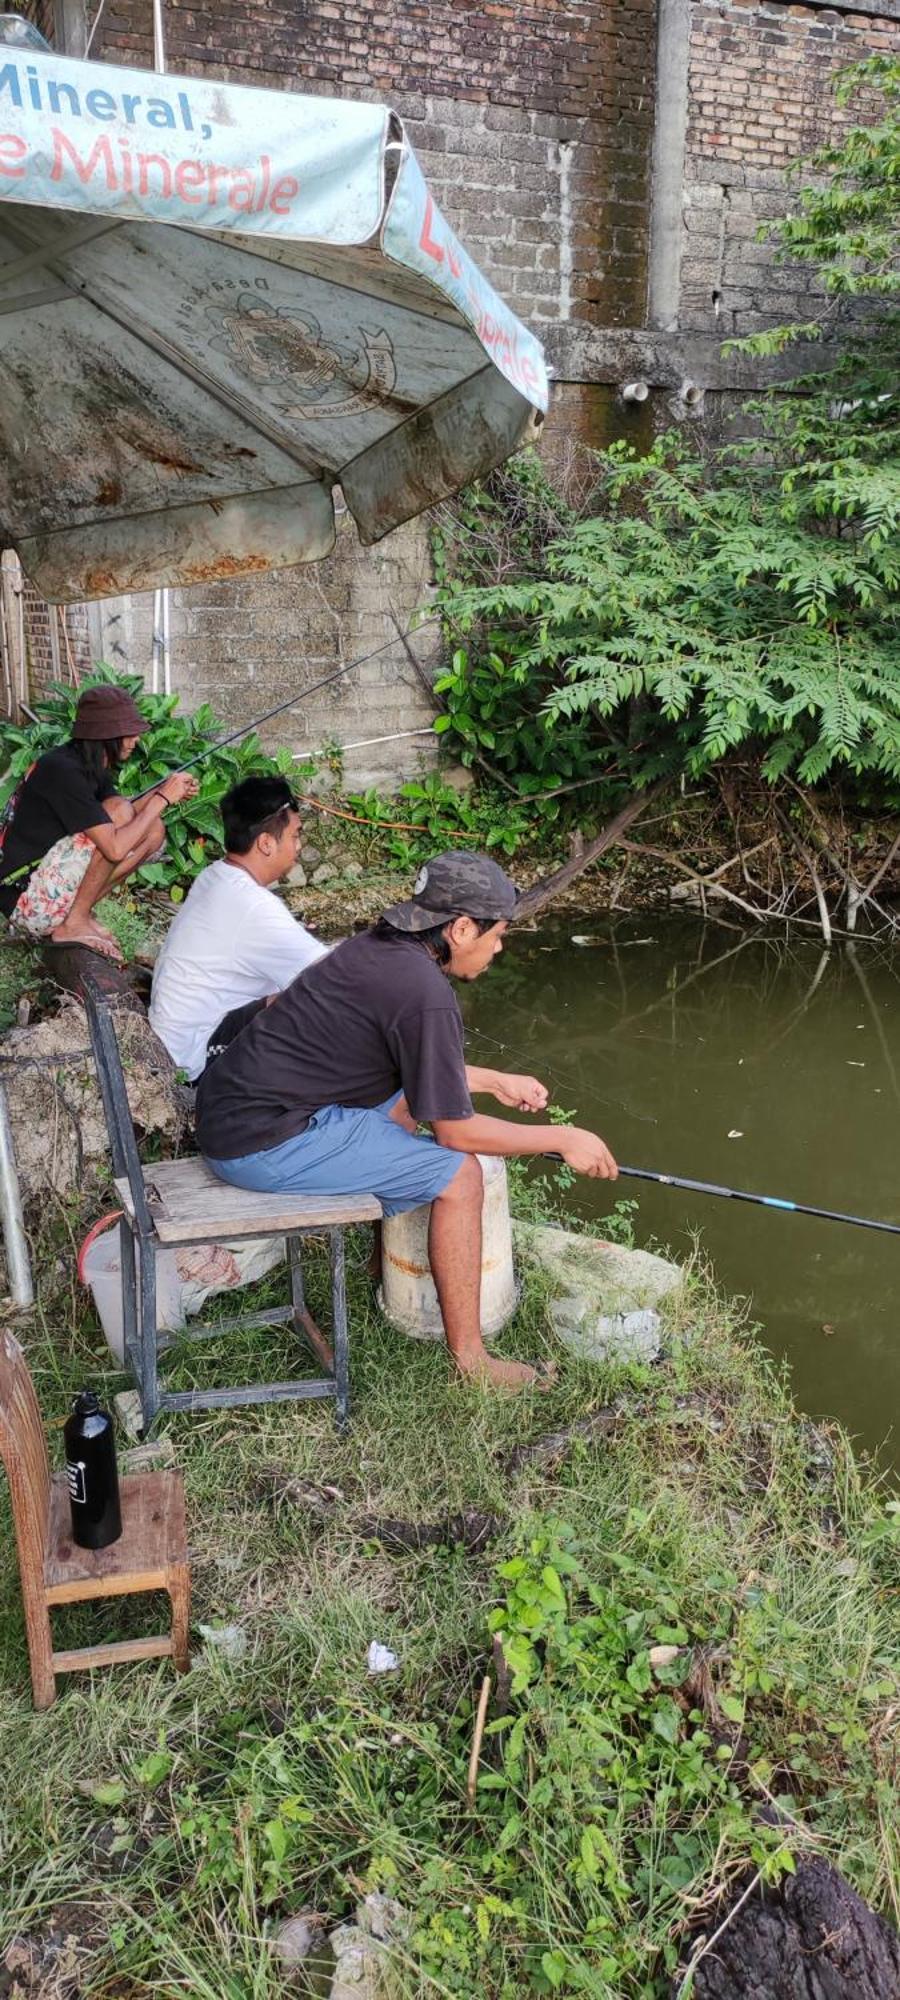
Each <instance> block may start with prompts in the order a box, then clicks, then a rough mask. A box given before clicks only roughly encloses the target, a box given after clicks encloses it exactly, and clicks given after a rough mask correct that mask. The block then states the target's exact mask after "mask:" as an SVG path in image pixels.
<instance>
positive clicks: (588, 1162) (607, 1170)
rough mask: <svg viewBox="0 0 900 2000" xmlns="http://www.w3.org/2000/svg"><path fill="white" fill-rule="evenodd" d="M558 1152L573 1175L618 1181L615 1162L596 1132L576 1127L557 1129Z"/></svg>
mask: <svg viewBox="0 0 900 2000" xmlns="http://www.w3.org/2000/svg"><path fill="white" fill-rule="evenodd" d="M559 1150H560V1152H561V1154H562V1156H563V1159H564V1160H565V1163H566V1166H567V1167H571V1169H572V1172H573V1173H575V1174H588V1175H590V1178H591V1179H592V1180H598V1181H615V1180H618V1177H619V1169H618V1167H617V1166H616V1163H615V1160H614V1159H613V1156H612V1154H611V1152H610V1150H609V1147H608V1146H605V1145H604V1143H603V1140H602V1139H598V1137H597V1134H596V1132H585V1131H583V1130H582V1129H581V1127H580V1126H578V1125H563V1126H561V1127H560V1128H559Z"/></svg>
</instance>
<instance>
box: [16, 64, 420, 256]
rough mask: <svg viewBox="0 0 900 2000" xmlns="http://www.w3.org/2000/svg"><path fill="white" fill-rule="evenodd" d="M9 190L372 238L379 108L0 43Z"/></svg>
mask: <svg viewBox="0 0 900 2000" xmlns="http://www.w3.org/2000/svg"><path fill="white" fill-rule="evenodd" d="M0 59H2V60H0V199H2V200H6V201H15V202H26V203H28V204H36V205H38V206H40V207H47V208H58V209H71V210H76V211H80V212H81V213H91V214H96V213H98V212H100V213H102V214H113V215H116V216H119V217H121V219H122V220H123V221H124V220H129V221H141V220H143V221H147V222H169V223H177V224H179V225H180V226H181V227H182V228H189V229H225V230H227V229H233V230H237V231H240V232H241V233H242V234H245V235H246V234H251V235H254V234H256V235H263V236H285V237H288V238H293V239H298V238H301V239H303V238H305V239H309V240H312V241H323V242H330V243H341V244H350V243H364V242H365V241H366V239H367V238H368V237H370V236H373V235H374V234H375V232H376V231H377V229H378V225H379V222H380V219H381V213H382V209H383V206H384V143H385V138H386V132H387V121H388V116H389V114H388V112H387V111H386V109H385V107H384V106H383V105H378V104H355V103H341V102H338V101H337V100H335V99H333V98H324V97H322V98H319V97H303V98H298V97H297V96H295V95H294V94H293V93H292V92H290V91H284V92H279V91H274V90H252V89H245V88H244V87H243V86H240V85H239V86H235V85H232V84H228V85H226V84H222V83H211V82H206V81H204V80H202V79H197V78H195V77H176V76H158V75H154V74H152V73H147V72H143V71H136V70H133V69H118V68H114V67H113V66H112V65H110V64H106V63H103V64H101V63H92V62H76V61H72V60H70V59H68V58H66V57H63V56H56V55H53V54H47V55H41V54H39V53H38V52H37V51H33V50H31V49H18V48H13V47H11V46H9V45H7V46H3V45H0Z"/></svg>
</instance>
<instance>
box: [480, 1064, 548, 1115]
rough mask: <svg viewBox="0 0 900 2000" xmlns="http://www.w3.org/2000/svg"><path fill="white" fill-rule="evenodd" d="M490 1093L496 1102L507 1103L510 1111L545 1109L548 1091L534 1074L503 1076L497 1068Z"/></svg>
mask: <svg viewBox="0 0 900 2000" xmlns="http://www.w3.org/2000/svg"><path fill="white" fill-rule="evenodd" d="M491 1095H492V1096H493V1097H496V1099H497V1103H498V1104H507V1105H508V1106H509V1108H510V1110H511V1111H545V1110H546V1108H547V1100H548V1097H549V1091H548V1090H547V1089H546V1086H545V1085H544V1084H543V1083H538V1080H537V1077H536V1076H504V1074H503V1072H502V1070H498V1071H497V1072H496V1075H495V1078H494V1082H493V1084H492V1085H491Z"/></svg>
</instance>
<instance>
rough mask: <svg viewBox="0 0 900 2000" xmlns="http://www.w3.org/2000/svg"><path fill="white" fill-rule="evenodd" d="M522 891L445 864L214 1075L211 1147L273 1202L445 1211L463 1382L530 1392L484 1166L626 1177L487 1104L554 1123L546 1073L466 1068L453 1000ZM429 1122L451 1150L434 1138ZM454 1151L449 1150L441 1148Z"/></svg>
mask: <svg viewBox="0 0 900 2000" xmlns="http://www.w3.org/2000/svg"><path fill="white" fill-rule="evenodd" d="M515 907H516V890H515V888H514V886H513V884H512V882H511V881H510V879H509V877H508V875H505V874H504V872H503V870H502V868H498V866H497V863H496V862H495V861H491V860H490V859H489V858H488V857H487V856H486V855H481V854H466V853H462V854H459V853H457V854H439V855H438V856H437V857H436V859H435V860H434V861H431V862H429V864H428V866H427V868H423V869H422V871H421V873H420V875H419V877H418V880H417V882H416V885H415V890H414V893H413V896H412V897H411V898H410V899H409V901H408V902H404V903H397V904H395V905H394V906H393V908H392V909H390V910H387V911H386V912H385V914H384V916H383V917H382V918H381V921H380V922H379V923H377V924H376V925H375V926H374V928H373V929H372V930H370V931H366V932H364V933H363V934H362V935H361V936H359V937H354V938H348V939H347V941H346V943H344V944H340V945H338V946H337V947H336V948H335V950H334V951H332V952H330V953H329V954H328V956H327V958H323V959H320V960H319V961H318V963H317V964H315V965H312V966H310V967H309V969H308V970H307V971H305V972H302V973H301V974H300V976H299V978H297V979H295V980H294V981H293V983H292V984H291V985H290V986H287V987H285V989H284V991H283V992H282V993H279V994H278V995H277V996H276V998H275V999H274V1000H273V1001H272V1002H271V1004H270V1005H269V1006H267V1007H265V1008H263V1009H262V1010H261V1011H260V1012H259V1013H257V1014H255V1016H254V1018H253V1019H252V1020H251V1021H250V1022H249V1023H248V1025H247V1026H246V1027H244V1028H243V1029H242V1030H241V1032H240V1033H239V1034H238V1035H237V1037H236V1039H235V1040H234V1041H232V1042H230V1043H229V1045H228V1047H227V1048H226V1049H225V1050H224V1051H223V1053H222V1054H221V1055H219V1056H218V1057H217V1059H216V1061H215V1062H214V1063H212V1064H211V1065H210V1067H209V1068H208V1069H206V1070H205V1071H204V1073H203V1076H202V1077H201V1079H200V1084H199V1088H198V1093H197V1138H198V1142H199V1145H200V1148H201V1151H202V1152H203V1153H204V1155H205V1156H206V1158H207V1161H208V1163H209V1165H210V1167H211V1168H212V1170H213V1172H214V1173H216V1174H218V1175H219V1177H220V1179H222V1180H225V1181H229V1182H231V1183H232V1185H233V1186H236V1187H247V1188H255V1189H257V1190H261V1191H265V1192H267V1193H274V1192H281V1191H284V1192H293V1193H307V1194H328V1195H337V1194H347V1195H349V1194H375V1195H377V1196H378V1199H379V1201H380V1202H381V1204H382V1207H383V1209H384V1212H385V1214H386V1215H396V1214H398V1213H400V1212H401V1211H402V1210H404V1209H408V1208H418V1207H420V1206H421V1205H423V1204H424V1203H426V1202H430V1203H431V1204H432V1208H431V1222H430V1227H429V1238H428V1250H429V1259H430V1263H431V1270H432V1275H433V1277H434V1282H435V1287H436V1290H437V1294H438V1298H439V1300H440V1305H441V1312H442V1315H443V1320H444V1328H445V1332H446V1335H447V1344H448V1347H449V1348H450V1351H451V1354H452V1355H453V1358H454V1360H455V1362H456V1364H457V1366H458V1367H459V1368H460V1369H461V1370H462V1371H463V1373H464V1374H467V1375H474V1376H477V1377H479V1378H480V1379H482V1380H484V1381H486V1382H489V1383H494V1384H497V1385H499V1386H501V1387H508V1388H520V1387H523V1386H524V1385H525V1384H526V1383H528V1382H530V1381H533V1380H534V1377H535V1370H534V1369H533V1368H529V1367H526V1366H525V1364H524V1363H522V1362H517V1361H501V1360H499V1359H498V1358H497V1357H496V1356H493V1355H489V1354H488V1353H487V1352H486V1350H485V1347H484V1342H483V1340H482V1337H481V1324H480V1317H479V1302H480V1289H481V1203H482V1174H481V1167H480V1165H479V1163H478V1160H477V1159H476V1157H475V1155H476V1154H477V1153H479V1152H481V1153H489V1154H500V1155H503V1156H506V1157H507V1158H515V1157H521V1156H523V1155H528V1154H538V1153H547V1152H556V1153H561V1154H562V1156H563V1159H564V1160H565V1161H566V1163H567V1164H568V1165H569V1166H570V1167H572V1168H573V1169H574V1171H575V1172H576V1173H583V1174H590V1175H594V1176H598V1177H600V1178H602V1179H611V1180H614V1179H615V1177H616V1164H615V1161H614V1159H613V1157H612V1155H611V1153H610V1152H609V1151H608V1149H607V1147H606V1146H605V1145H604V1143H603V1140H602V1139H598V1138H597V1137H596V1135H595V1134H594V1133H592V1132H586V1131H583V1130H581V1129H579V1128H578V1127H575V1126H559V1125H538V1126H531V1127H529V1126H525V1125H514V1124H511V1123H509V1122H508V1121H507V1120H505V1119H500V1118H486V1117H483V1116H482V1115H481V1114H480V1113H478V1112H476V1111H475V1110H474V1109H473V1106H472V1098H471V1093H472V1092H473V1091H474V1092H475V1093H476V1094H477V1093H480V1092H487V1093H488V1094H490V1095H491V1096H493V1097H495V1098H497V1100H498V1102H499V1103H501V1104H504V1105H507V1106H509V1107H510V1108H511V1109H515V1110H519V1111H531V1112H538V1111H542V1110H543V1109H544V1108H545V1106H546V1103H547V1091H546V1090H545V1088H544V1086H543V1084H541V1083H538V1082H537V1080H536V1079H535V1078H534V1077H530V1076H507V1075H504V1074H502V1073H501V1072H500V1071H498V1070H490V1069H475V1068H472V1067H471V1066H470V1065H467V1063H466V1061H465V1054H464V1048H463V1024H462V1018H461V1016H460V1012H459V1007H458V1005H457V1002H456V999H455V996H454V994H453V991H452V989H451V986H450V983H449V981H450V978H453V979H465V980H470V979H477V978H478V977H479V975H480V974H481V973H482V972H484V971H485V970H486V968H487V967H488V966H489V965H490V963H491V961H492V960H493V959H494V958H495V957H496V955H497V953H498V952H499V951H501V950H502V948H503V936H504V933H505V931H506V930H507V927H508V925H509V922H510V919H511V917H512V916H513V915H514V912H515ZM421 1124H424V1125H430V1126H431V1129H432V1132H433V1134H434V1139H433V1140H431V1139H425V1138H421V1137H419V1136H418V1135H417V1131H416V1127H417V1126H418V1125H421ZM435 1140H436V1141H437V1144H435V1143H434V1141H435Z"/></svg>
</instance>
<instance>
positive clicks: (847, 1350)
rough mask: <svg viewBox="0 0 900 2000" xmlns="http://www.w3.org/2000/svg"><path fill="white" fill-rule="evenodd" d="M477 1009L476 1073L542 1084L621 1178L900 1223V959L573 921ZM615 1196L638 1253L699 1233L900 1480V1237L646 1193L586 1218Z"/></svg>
mask: <svg viewBox="0 0 900 2000" xmlns="http://www.w3.org/2000/svg"><path fill="white" fill-rule="evenodd" d="M573 937H583V938H584V937H586V938H588V939H589V942H587V943H583V944H581V945H578V944H575V943H573V941H572V940H573ZM463 1005H464V1009H465V1013H466V1018H467V1022H468V1024H469V1029H470V1033H471V1041H470V1044H469V1053H470V1057H471V1060H472V1061H475V1062H477V1061H481V1062H484V1063H494V1062H495V1063H496V1064H497V1066H498V1067H505V1068H509V1069H528V1070H530V1071H533V1072H534V1073H535V1074H536V1075H538V1076H540V1077H541V1078H542V1079H543V1080H544V1082H546V1083H547V1084H548V1085H549V1086H550V1088H551V1090H552V1092H553V1096H554V1099H555V1100H556V1101H557V1102H558V1103H560V1104H563V1105H565V1106H566V1107H567V1108H571V1109H574V1110H575V1111H576V1113H577V1122H578V1123H579V1124H583V1125H589V1126H592V1127H593V1128H594V1129H595V1130H597V1131H599V1132H601V1133H602V1134H603V1137H604V1138H605V1139H606V1140H607V1142H608V1144H609V1145H610V1146H611V1147H612V1150H613V1152H614V1153H615V1154H616V1157H617V1158H618V1159H619V1160H620V1161H625V1162H627V1163H628V1164H629V1165H633V1166H646V1167H653V1168H656V1169H659V1170H660V1171H662V1172H671V1173H679V1174H686V1175H689V1176H690V1177H691V1178H693V1179H697V1180H705V1181H718V1182H725V1183H727V1184H728V1185H730V1186H732V1187H742V1188H748V1189H752V1190H755V1191H757V1192H763V1193H767V1194H775V1195H781V1196H787V1197H788V1198H791V1199H794V1200H799V1201H807V1202H813V1203H815V1204H817V1205H818V1206H821V1207H824V1208H833V1209H834V1208H837V1209H842V1210H845V1211H848V1210H849V1211H850V1212H852V1213H854V1214H857V1215H871V1216H876V1217H878V1218H879V1219H881V1220H883V1221H889V1222H898V1223H900V1176H898V1152H900V1144H898V1141H900V959H898V958H895V960H894V962H893V964H892V962H891V959H890V956H889V955H888V954H886V953H884V952H882V951H881V950H880V949H878V948H876V947H873V946H871V945H867V944H865V943H862V944H859V945H854V946H847V947H837V948H835V949H833V950H832V951H831V952H829V953H825V952H823V951H822V949H821V947H820V945H819V944H818V943H817V942H811V943H798V942H796V941H793V942H791V943H790V944H789V945H785V944H782V943H781V941H780V940H778V939H775V938H770V939H764V938H760V937H759V936H758V935H756V934H753V935H752V936H750V937H746V936H744V935H743V934H740V933H738V932H735V931H732V930H730V929H727V928H725V927H724V926H723V927H720V926H719V925H702V924H700V923H699V922H698V921H696V920H690V919H687V918H685V919H680V918H669V917H667V916H665V915H663V916H657V917H656V918H649V917H645V918H643V919H641V920H636V919H628V920H627V921H625V920H623V921H615V920H611V921H606V920H602V919H601V920H598V919H596V918H591V919H590V920H584V921H578V920H572V919H567V920H566V921H565V922H561V921H559V920H555V921H553V922H552V923H548V924H546V925H545V926H543V927H542V928H541V929H540V930H539V931H534V932H523V933H522V934H519V935H517V934H514V935H513V937H512V938H511V939H510V941H509V943H508V945H507V949H506V952H505V954H504V957H503V958H502V959H501V960H499V961H498V962H497V964H496V965H495V966H494V967H493V968H492V969H491V971H490V972H489V973H487V974H486V975H485V976H484V978H483V979H482V980H481V981H480V983H479V985H478V986H473V987H472V988H471V989H469V990H468V991H467V993H466V994H465V998H464V1001H463ZM498 1044H499V1045H501V1046H497V1045H498ZM485 1108H487V1106H485ZM616 1193H621V1194H625V1195H628V1196H634V1195H637V1196H638V1197H639V1201H640V1209H639V1213H638V1216H637V1220H636V1240H637V1241H638V1242H639V1243H645V1242H647V1241H648V1240H649V1239H651V1238H655V1239H656V1240H657V1241H658V1242H660V1243H663V1244H668V1245H670V1246H671V1248H672V1250H673V1252H674V1253H675V1254H676V1255H683V1254H684V1253H685V1252H686V1250H687V1249H688V1248H689V1246H690V1244H691V1241H692V1239H693V1237H694V1236H695V1235H696V1233H697V1232H698V1231H699V1232H700V1233H701V1234H702V1241H703V1244H704V1246H705V1248H706V1250H707V1251H708V1253H709V1255H710V1256H711V1258H712V1261H713V1264H714V1266H715V1270H716V1273H717V1276H718V1278H719V1281H720V1283H721V1284H722V1285H723V1286H724V1287H725V1289H726V1290H727V1291H729V1292H730V1293H732V1294H741V1295H743V1296H749V1297H750V1298H751V1299H752V1305H753V1315H754V1317H755V1318H756V1319H757V1320H758V1321H759V1322H760V1323H761V1324H762V1327H763V1330H764V1333H765V1337H766V1339H767V1341H768V1343H769V1345H770V1347H771V1349H772V1351H773V1352H774V1353H775V1354H777V1355H779V1356H780V1355H787V1357H788V1358H789V1360H790V1362H791V1366H792V1370H793V1379H794V1384H795V1389H796V1394H797V1397H798V1400H799V1402H800V1403H801V1404H802V1405H803V1407H804V1408H806V1409H807V1410H808V1411H810V1413H811V1414H813V1415H816V1416H835V1417H839V1418H840V1419H841V1420H842V1421H843V1422H844V1423H845V1424H847V1425H848V1426H849V1428H850V1429H851V1431H853V1432H854V1433H855V1434H856V1435H857V1437H858V1438H859V1439H860V1440H861V1441H862V1442H863V1443H864V1444H866V1445H867V1446H870V1447H876V1446H880V1445H884V1444H885V1441H886V1440H887V1441H888V1444H887V1454H886V1455H887V1456H888V1457H890V1458H891V1459H892V1460H893V1461H894V1463H895V1464H896V1463H898V1462H900V1236H898V1237H890V1236H880V1235H878V1234H877V1233H875V1232H868V1231H865V1230H861V1229H853V1228H848V1227H845V1226H843V1227H842V1226H839V1225H838V1224H836V1223H830V1222H820V1221H814V1220H812V1219H811V1218H807V1217H803V1216H788V1215H784V1216H782V1215H779V1214H777V1213H773V1212H772V1211H771V1210H763V1209H754V1208H750V1207H747V1206H746V1205H745V1204H743V1203H735V1202H728V1201H721V1200H713V1199H711V1198H709V1197H703V1196H700V1195H692V1194H685V1193H682V1192H679V1191H676V1190H674V1189H664V1188H658V1187H651V1186H648V1185H646V1184H642V1183H638V1182H633V1181H628V1182H623V1181H620V1182H619V1183H618V1187H617V1190H616V1192H615V1193H611V1192H610V1190H609V1188H608V1187H607V1186H606V1185H604V1184H603V1183H598V1182H587V1181H583V1180H582V1181H579V1182H578V1183H577V1186H576V1188H575V1189H574V1190H573V1196H572V1206H573V1207H577V1208H578V1209H579V1210H580V1212H581V1213H583V1214H586V1215H591V1216H594V1215H596V1216H597V1217H598V1218H602V1216H603V1214H604V1213H605V1212H606V1211H607V1210H608V1208H609V1206H610V1205H611V1202H612V1201H613V1200H614V1199H615V1198H616ZM891 1433H893V1435H891Z"/></svg>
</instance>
